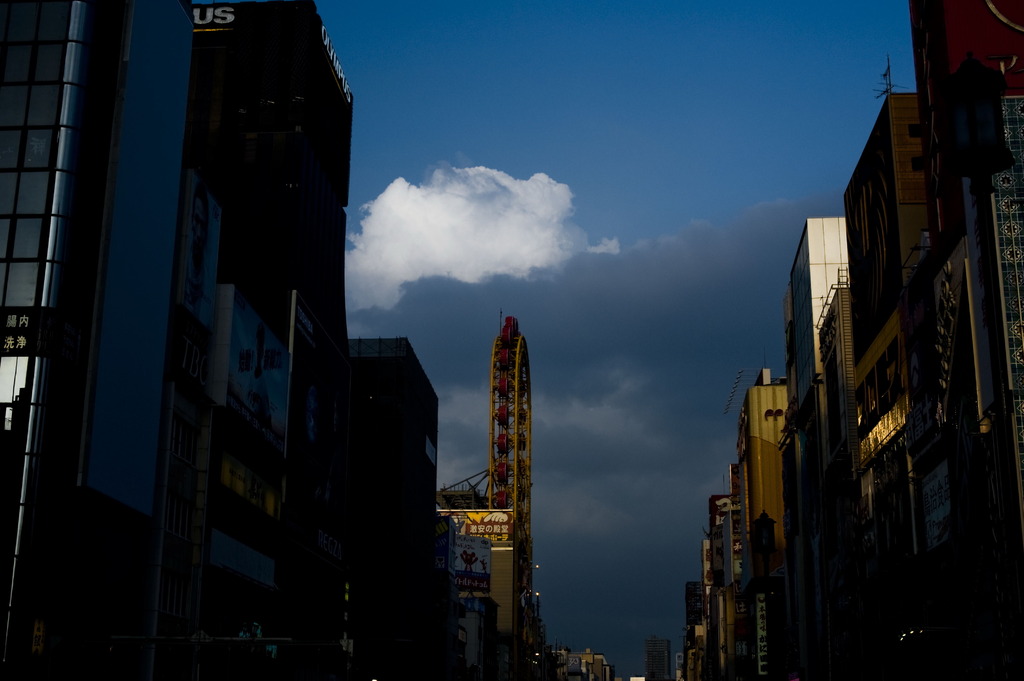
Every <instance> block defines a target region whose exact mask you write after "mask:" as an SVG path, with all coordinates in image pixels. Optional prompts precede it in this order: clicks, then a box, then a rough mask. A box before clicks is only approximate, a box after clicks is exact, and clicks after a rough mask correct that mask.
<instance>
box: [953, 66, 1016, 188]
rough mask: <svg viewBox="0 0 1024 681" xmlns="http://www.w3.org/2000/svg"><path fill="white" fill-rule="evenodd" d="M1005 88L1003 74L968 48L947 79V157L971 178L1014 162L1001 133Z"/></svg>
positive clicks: (987, 173) (979, 177) (960, 171)
mask: <svg viewBox="0 0 1024 681" xmlns="http://www.w3.org/2000/svg"><path fill="white" fill-rule="evenodd" d="M1004 92H1006V79H1005V78H1004V77H1003V74H1002V73H1000V72H999V71H996V70H995V69H990V68H988V67H987V66H985V65H984V64H982V63H981V62H980V61H978V60H977V59H975V58H974V56H973V54H972V53H970V52H968V53H967V59H965V60H964V61H963V63H962V64H960V67H959V68H958V69H957V70H956V72H955V73H953V74H951V75H950V76H949V80H948V81H947V82H946V101H947V103H948V104H949V112H950V129H949V133H950V138H949V141H950V148H949V150H948V156H947V161H948V163H949V165H950V168H951V169H952V170H953V172H954V173H956V174H957V175H959V176H961V177H969V178H971V181H972V182H973V181H974V180H976V179H981V178H991V177H992V175H994V174H995V173H998V172H999V171H1001V170H1006V169H1007V168H1009V167H1010V166H1012V165H1013V154H1012V153H1011V152H1010V150H1009V149H1007V148H1006V141H1005V139H1004V137H1003V101H1002V100H1003V93H1004ZM986 181H987V180H986Z"/></svg>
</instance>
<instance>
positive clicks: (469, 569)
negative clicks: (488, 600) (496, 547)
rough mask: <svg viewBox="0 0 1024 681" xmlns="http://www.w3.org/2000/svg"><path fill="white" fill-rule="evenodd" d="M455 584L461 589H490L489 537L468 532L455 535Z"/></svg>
mask: <svg viewBox="0 0 1024 681" xmlns="http://www.w3.org/2000/svg"><path fill="white" fill-rule="evenodd" d="M455 585H456V586H458V587H459V588H460V589H462V590H463V591H489V590H490V588H491V540H490V539H488V538H487V537H475V536H473V535H468V534H457V535H455Z"/></svg>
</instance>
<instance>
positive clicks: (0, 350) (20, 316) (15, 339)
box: [0, 312, 35, 355]
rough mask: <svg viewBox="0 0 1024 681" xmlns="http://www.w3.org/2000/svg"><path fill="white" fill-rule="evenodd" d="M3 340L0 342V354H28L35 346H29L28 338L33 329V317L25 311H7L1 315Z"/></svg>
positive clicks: (30, 336)
mask: <svg viewBox="0 0 1024 681" xmlns="http://www.w3.org/2000/svg"><path fill="white" fill-rule="evenodd" d="M3 319H4V329H3V341H2V343H0V354H3V355H28V354H31V352H32V351H33V350H35V348H30V347H29V338H32V334H33V332H34V331H35V324H33V321H34V320H33V318H32V317H31V316H29V314H28V313H25V312H7V313H5V314H4V316H3Z"/></svg>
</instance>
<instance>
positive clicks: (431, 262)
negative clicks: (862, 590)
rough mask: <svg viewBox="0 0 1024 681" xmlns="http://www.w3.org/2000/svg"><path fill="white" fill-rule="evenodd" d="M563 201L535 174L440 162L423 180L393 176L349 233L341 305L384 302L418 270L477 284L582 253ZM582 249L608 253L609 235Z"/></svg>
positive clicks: (613, 244)
mask: <svg viewBox="0 0 1024 681" xmlns="http://www.w3.org/2000/svg"><path fill="white" fill-rule="evenodd" d="M572 198H573V195H572V192H571V191H570V189H569V187H568V186H567V185H565V184H562V183H560V182H556V181H555V180H553V179H552V178H550V177H549V176H547V175H545V174H543V173H537V174H535V175H534V176H533V177H531V178H530V179H528V180H517V179H515V178H513V177H511V176H510V175H508V174H506V173H503V172H501V171H499V170H492V169H490V168H483V167H476V168H449V167H445V168H439V169H437V170H435V171H434V172H433V173H431V175H430V177H429V178H428V180H427V181H426V182H424V183H423V185H422V186H417V185H414V184H410V183H409V182H407V181H406V180H404V179H402V178H398V179H397V180H395V181H394V182H392V183H391V184H390V185H389V186H388V188H387V189H385V190H384V192H383V193H382V194H381V195H380V196H378V197H377V198H376V199H374V200H373V201H371V202H369V203H367V204H366V205H364V206H363V207H362V212H363V218H362V220H361V223H360V224H361V227H362V231H361V232H360V233H357V234H353V235H351V236H350V237H349V240H350V241H351V242H352V244H353V245H354V248H353V249H352V250H350V251H349V252H348V253H346V256H345V269H346V277H347V281H346V284H345V289H346V293H347V295H348V306H349V309H350V310H358V309H364V308H369V307H373V306H377V307H380V308H384V309H390V308H391V307H393V306H394V305H395V304H396V303H397V302H398V301H399V300H400V299H401V297H402V285H403V284H405V283H408V282H414V281H417V280H419V279H423V278H426V277H449V278H452V279H456V280H458V281H462V282H466V283H478V282H481V281H484V280H486V279H488V278H490V277H493V276H496V275H507V276H512V277H516V278H520V279H525V278H528V277H529V276H530V274H531V273H533V272H535V271H537V270H539V269H544V268H550V267H555V266H557V265H559V264H561V263H563V262H564V261H565V260H567V259H568V258H569V257H570V256H572V255H573V254H574V253H578V252H582V251H585V250H588V244H587V239H586V235H585V234H584V233H583V231H582V230H581V229H579V228H578V227H577V226H575V225H574V224H573V223H572V222H571V221H570V218H571V217H572V214H573V206H572ZM589 250H591V251H593V252H599V253H617V252H618V241H617V240H614V239H613V240H608V239H605V240H603V241H602V242H601V243H600V244H599V245H597V246H595V247H593V248H589Z"/></svg>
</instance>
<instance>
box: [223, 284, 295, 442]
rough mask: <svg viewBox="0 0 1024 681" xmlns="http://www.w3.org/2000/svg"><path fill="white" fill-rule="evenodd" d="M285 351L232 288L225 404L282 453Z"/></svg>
mask: <svg viewBox="0 0 1024 681" xmlns="http://www.w3.org/2000/svg"><path fill="white" fill-rule="evenodd" d="M288 364H289V354H288V349H287V348H286V347H285V345H284V343H282V342H281V341H280V340H278V338H277V336H275V335H274V334H273V333H272V332H271V331H270V330H269V329H268V328H267V327H266V325H265V324H264V323H263V320H262V319H261V318H260V316H259V315H258V314H256V311H255V310H253V309H252V307H251V306H250V305H249V303H248V302H247V301H246V299H245V298H244V297H243V296H242V294H240V293H239V292H238V291H235V300H234V308H233V314H232V322H231V355H230V357H229V365H228V386H227V388H228V389H227V404H228V407H230V408H231V409H233V410H234V411H236V412H237V413H238V414H240V415H241V416H242V417H243V418H244V419H245V420H246V421H248V422H249V424H250V425H252V426H253V428H255V429H256V430H257V431H259V432H260V433H261V434H262V435H263V437H264V439H265V440H266V441H267V442H268V443H270V444H271V445H272V446H273V447H274V448H275V449H277V450H278V451H280V452H282V453H283V452H284V442H285V416H286V414H287V404H288Z"/></svg>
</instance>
